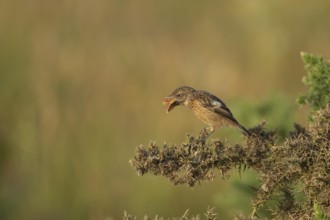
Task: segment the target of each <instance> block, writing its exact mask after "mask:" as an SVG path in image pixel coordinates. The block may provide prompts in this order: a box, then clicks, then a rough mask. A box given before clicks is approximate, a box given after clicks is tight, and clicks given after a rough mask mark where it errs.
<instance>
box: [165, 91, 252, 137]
mask: <svg viewBox="0 0 330 220" xmlns="http://www.w3.org/2000/svg"><path fill="white" fill-rule="evenodd" d="M163 104H164V105H165V106H166V108H167V109H166V111H167V112H170V111H171V110H172V109H173V108H174V107H176V106H178V105H184V106H187V107H188V108H190V109H192V110H193V112H194V113H195V115H196V116H197V118H199V119H200V120H201V121H203V122H204V123H205V124H207V125H209V126H210V131H211V133H213V132H214V130H215V129H216V128H218V127H223V126H232V127H236V128H239V129H240V130H241V131H242V132H243V134H244V135H247V136H248V135H250V132H249V131H248V130H247V129H246V128H244V127H243V126H242V125H240V123H238V121H237V120H236V119H235V118H234V116H233V114H232V113H231V111H230V110H229V109H228V108H227V106H226V105H225V103H224V102H223V101H221V100H220V99H219V98H218V97H216V96H214V95H212V94H211V93H209V92H206V91H203V90H195V89H193V88H191V87H188V86H182V87H179V88H177V89H175V90H174V91H173V92H172V94H171V95H169V96H167V97H165V98H164V99H163Z"/></svg>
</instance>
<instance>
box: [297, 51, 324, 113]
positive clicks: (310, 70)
mask: <svg viewBox="0 0 330 220" xmlns="http://www.w3.org/2000/svg"><path fill="white" fill-rule="evenodd" d="M301 57H302V60H303V61H304V64H305V69H306V71H307V76H305V77H304V78H303V82H304V84H305V85H307V86H308V87H309V91H308V93H307V94H306V95H302V96H300V97H299V98H298V102H299V103H301V104H306V103H308V104H310V105H311V107H312V108H313V110H318V109H320V108H323V107H325V105H326V104H328V103H330V62H324V61H323V58H322V57H320V56H313V55H311V54H308V53H303V52H302V53H301Z"/></svg>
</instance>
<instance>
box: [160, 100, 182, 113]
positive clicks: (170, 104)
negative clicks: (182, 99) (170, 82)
mask: <svg viewBox="0 0 330 220" xmlns="http://www.w3.org/2000/svg"><path fill="white" fill-rule="evenodd" d="M163 105H165V107H166V112H167V113H169V112H170V111H171V110H172V109H173V108H174V107H175V106H177V105H179V103H178V102H177V101H176V99H175V98H174V97H173V96H167V97H165V98H164V99H163Z"/></svg>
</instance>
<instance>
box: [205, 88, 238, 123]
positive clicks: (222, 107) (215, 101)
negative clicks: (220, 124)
mask: <svg viewBox="0 0 330 220" xmlns="http://www.w3.org/2000/svg"><path fill="white" fill-rule="evenodd" d="M200 93H201V94H200V95H199V99H200V101H201V103H202V106H203V107H205V108H207V109H209V110H210V111H213V112H215V113H217V114H219V115H221V116H223V117H225V118H228V119H229V120H231V121H233V122H237V121H236V119H235V118H234V116H233V114H232V113H231V111H230V110H229V108H227V106H226V104H225V103H224V102H223V101H221V99H219V98H218V97H216V96H214V95H212V94H210V93H208V92H205V91H200Z"/></svg>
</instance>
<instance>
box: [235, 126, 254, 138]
mask: <svg viewBox="0 0 330 220" xmlns="http://www.w3.org/2000/svg"><path fill="white" fill-rule="evenodd" d="M237 127H238V128H239V129H241V131H242V133H243V134H244V135H245V136H250V135H251V133H250V132H249V131H248V130H247V129H246V128H244V127H243V126H242V125H240V124H239V123H237Z"/></svg>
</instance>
